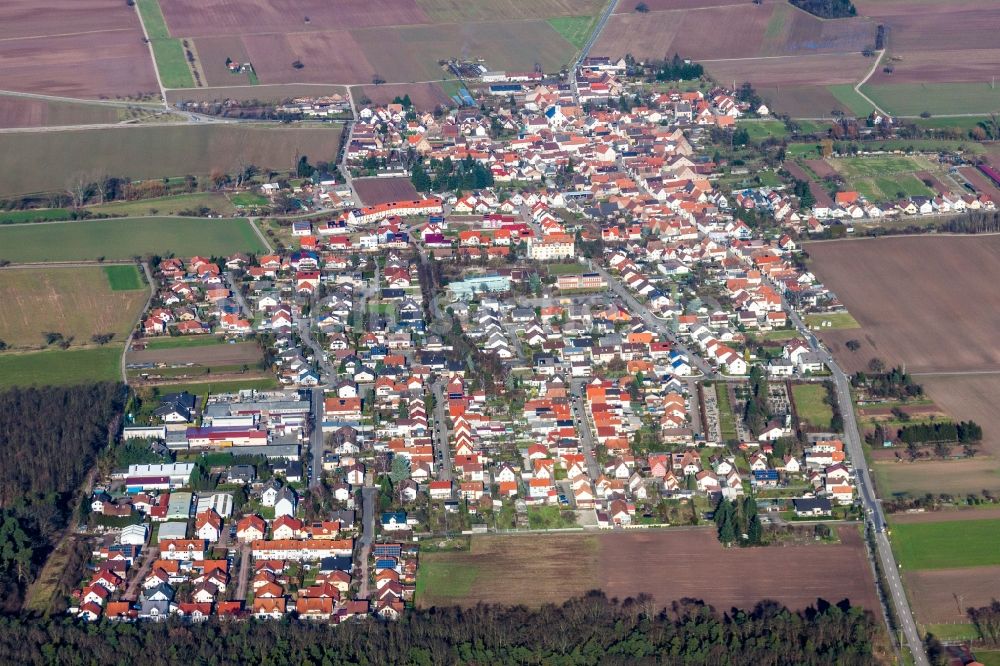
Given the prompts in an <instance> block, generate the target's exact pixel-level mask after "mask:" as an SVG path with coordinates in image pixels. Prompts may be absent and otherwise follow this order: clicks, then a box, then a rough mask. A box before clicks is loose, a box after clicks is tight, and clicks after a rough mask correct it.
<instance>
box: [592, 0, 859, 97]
mask: <svg viewBox="0 0 1000 666" xmlns="http://www.w3.org/2000/svg"><path fill="white" fill-rule="evenodd" d="M638 4H639V3H638V0H618V4H617V6H616V8H615V14H614V16H612V17H611V20H610V21H609V22H608V24H607V25H606V26H605V28H604V30H603V31H602V33H601V36H600V38H599V39H598V40H597V43H596V44H595V45H594V49H593V51H592V53H593V55H609V56H622V55H625V54H627V53H631V54H632V55H633V56H635V57H636V58H639V59H651V58H652V59H659V58H664V57H669V56H671V55H673V54H674V53H679V54H680V55H681V56H683V57H685V58H691V59H693V60H696V61H698V62H700V63H702V64H703V65H704V66H705V69H706V71H707V72H708V73H709V74H710V75H712V76H713V77H715V78H716V79H717V80H719V81H721V82H725V83H729V82H731V81H734V80H735V81H736V82H737V84H739V83H740V82H742V81H746V80H749V81H750V82H752V83H753V84H754V86H755V87H756V88H757V91H758V93H760V94H761V96H762V97H763V98H764V99H765V100H766V101H767V102H768V103H769V104H770V105H771V107H772V108H773V109H776V110H778V111H781V112H787V113H789V114H791V115H793V116H802V117H822V116H827V115H829V114H830V112H831V111H833V110H838V111H849V109H848V108H847V107H846V105H845V104H844V103H843V101H842V100H840V99H839V98H838V96H837V95H835V94H834V93H833V91H832V89H833V88H834V87H836V86H838V85H844V86H847V87H851V86H853V84H854V83H856V82H858V81H860V80H861V79H862V78H863V77H864V76H865V74H867V72H868V70H869V69H870V68H871V66H872V60H871V59H869V58H865V57H863V56H862V55H861V51H863V50H864V49H865V48H868V47H869V46H871V45H872V44H873V43H874V38H875V23H874V22H873V21H871V20H869V19H866V18H863V17H860V16H859V17H857V18H851V19H840V20H833V21H825V20H822V19H818V18H816V17H815V16H812V15H811V14H808V13H806V12H804V11H802V10H800V9H797V8H795V7H793V6H791V5H789V4H788V3H786V2H771V1H765V2H763V3H762V4H760V5H756V4H753V3H749V4H735V3H732V2H727V1H726V0H714V1H713V0H658V1H655V2H646V3H645V4H646V5H647V7H648V8H649V9H650V11H649V12H646V13H640V12H636V11H635V7H636V5H638Z"/></svg>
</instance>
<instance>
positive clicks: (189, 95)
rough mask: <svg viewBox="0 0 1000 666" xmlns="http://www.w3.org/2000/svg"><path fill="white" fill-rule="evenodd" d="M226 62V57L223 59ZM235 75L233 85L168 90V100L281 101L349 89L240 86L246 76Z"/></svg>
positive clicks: (345, 91) (174, 101)
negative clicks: (239, 77)
mask: <svg viewBox="0 0 1000 666" xmlns="http://www.w3.org/2000/svg"><path fill="white" fill-rule="evenodd" d="M222 60H223V63H225V58H223V59H222ZM231 76H233V77H234V78H233V80H232V87H223V88H207V89H206V88H203V89H198V88H184V89H177V90H168V91H167V100H169V102H170V103H171V104H178V103H179V102H215V101H222V100H226V99H234V100H238V101H252V100H260V101H262V102H263V101H271V102H281V101H284V100H286V99H288V100H290V99H295V98H296V97H322V96H324V95H346V94H347V89H346V88H344V87H343V86H333V85H321V84H312V83H309V84H304V83H303V84H296V83H289V84H286V85H272V86H267V87H266V88H265V87H262V86H247V85H243V86H240V85H239V84H238V81H239V79H238V78H236V77H237V76H243V77H244V78H245V77H246V75H245V74H243V75H235V74H234V75H231Z"/></svg>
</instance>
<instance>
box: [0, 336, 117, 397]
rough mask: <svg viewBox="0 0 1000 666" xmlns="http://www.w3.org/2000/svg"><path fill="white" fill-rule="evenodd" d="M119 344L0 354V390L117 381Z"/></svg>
mask: <svg viewBox="0 0 1000 666" xmlns="http://www.w3.org/2000/svg"><path fill="white" fill-rule="evenodd" d="M121 356H122V345H121V344H110V345H106V346H104V347H95V348H91V349H68V350H65V351H64V350H62V349H54V350H46V351H38V352H26V353H13V352H4V353H2V354H0V388H9V387H11V386H45V385H49V386H66V385H71V384H87V383H90V382H113V381H121V372H120V367H121V366H120V363H121Z"/></svg>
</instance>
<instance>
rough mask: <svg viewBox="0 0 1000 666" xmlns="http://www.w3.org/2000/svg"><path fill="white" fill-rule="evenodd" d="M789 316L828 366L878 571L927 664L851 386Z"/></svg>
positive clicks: (919, 658) (920, 663)
mask: <svg viewBox="0 0 1000 666" xmlns="http://www.w3.org/2000/svg"><path fill="white" fill-rule="evenodd" d="M784 305H785V306H786V310H787V311H788V312H789V313H790V319H791V321H792V323H793V324H794V325H795V327H796V328H797V329H798V330H799V332H800V333H801V334H802V335H803V337H804V338H805V339H806V340H807V341H808V343H809V346H810V347H811V348H812V350H813V351H814V352H816V353H818V354H820V356H822V358H823V361H824V362H825V363H826V364H827V365H828V366H829V368H830V370H831V372H832V373H833V383H834V387H835V388H836V389H837V403H838V406H839V408H840V413H841V415H842V416H843V418H844V443H845V445H846V446H847V453H848V455H849V456H850V459H851V461H852V462H853V463H854V471H855V475H856V479H857V486H858V493H859V496H860V498H861V503H862V506H863V507H864V510H865V513H867V514H868V517H869V520H870V521H871V523H872V525H873V526H874V528H875V532H876V536H875V543H876V546H877V550H878V558H879V561H880V562H881V563H882V570H883V572H884V575H885V579H886V584H887V586H888V588H889V589H888V592H889V596H890V597H891V601H892V605H893V606H894V607H895V609H896V617H897V618H898V620H899V623H900V624H901V625H902V626H901V628H902V630H903V636H904V637H905V640H906V643H907V644H908V645H909V647H910V653H911V654H912V655H913V661H914V663H916V664H917V666H929V664H930V661H929V660H928V659H927V654H926V653H925V652H924V645H923V641H922V640H921V639H920V632H919V631H918V630H917V624H916V622H914V620H913V613H912V611H911V610H910V603H909V601H908V600H907V598H906V593H905V591H904V590H903V581H902V578H901V577H900V575H899V565H898V564H897V562H896V557H895V556H894V555H893V552H892V546H891V545H890V543H889V538H888V535H887V534H886V532H885V528H886V521H885V514H884V513H883V512H882V504H881V503H880V501H879V499H878V497H877V496H876V494H875V487H874V485H873V484H872V481H871V475H870V473H869V469H868V464H867V462H866V461H865V453H864V448H863V447H862V443H861V434H860V430H859V429H858V423H857V419H856V418H855V416H854V405H853V403H852V401H851V386H850V381H849V380H848V378H847V375H846V374H844V371H843V370H841V369H840V366H838V365H837V362H836V361H835V360H834V359H833V356H832V355H831V354H830V353H829V352H828V351H827V350H826V348H825V347H823V345H822V344H821V343H820V341H819V340H818V339H817V338H816V336H815V335H813V333H812V332H811V331H810V330H809V329H808V328H807V327H806V325H805V323H804V322H803V321H802V318H801V317H800V316H799V314H798V313H797V312H795V310H793V309H792V308H789V307H787V303H785V304H784Z"/></svg>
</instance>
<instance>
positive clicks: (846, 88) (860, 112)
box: [826, 83, 875, 117]
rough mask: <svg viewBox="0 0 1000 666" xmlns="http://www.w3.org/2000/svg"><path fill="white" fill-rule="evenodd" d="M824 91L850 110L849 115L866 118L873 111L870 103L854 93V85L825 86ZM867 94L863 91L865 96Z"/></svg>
mask: <svg viewBox="0 0 1000 666" xmlns="http://www.w3.org/2000/svg"><path fill="white" fill-rule="evenodd" d="M826 89H827V90H829V91H830V94H831V95H833V96H834V98H835V99H836V100H837V101H838V102H840V103H841V104H843V105H844V106H846V107H847V108H848V109H850V111H851V113H853V114H854V115H856V116H859V117H860V116H867V115H868V114H869V113H871V112H872V111H873V110H874V109H875V107H873V106H872V104H871V102H869V101H868V100H866V99H865V98H864V97H862V96H861V95H859V94H858V93H857V92H855V91H854V85H853V84H851V83H841V84H838V85H833V86H827V87H826ZM867 92H868V91H867V90H865V94H867Z"/></svg>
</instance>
